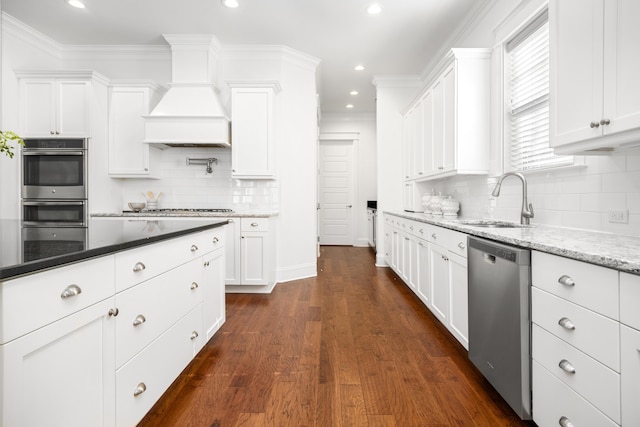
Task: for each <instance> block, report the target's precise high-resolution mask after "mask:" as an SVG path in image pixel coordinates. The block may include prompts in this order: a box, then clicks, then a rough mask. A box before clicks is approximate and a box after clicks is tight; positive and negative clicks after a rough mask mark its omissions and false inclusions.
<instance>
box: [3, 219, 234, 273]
mask: <svg viewBox="0 0 640 427" xmlns="http://www.w3.org/2000/svg"><path fill="white" fill-rule="evenodd" d="M227 223H228V221H227V220H225V219H222V218H209V219H205V218H201V219H200V220H194V219H190V220H180V219H179V218H173V219H164V220H162V221H153V220H144V219H132V218H120V219H119V220H115V218H114V220H111V221H104V220H100V219H96V220H93V219H91V220H90V221H89V225H88V227H87V228H86V234H85V236H86V238H85V239H84V245H83V246H84V249H82V250H77V249H72V248H71V246H73V245H70V249H69V251H65V250H64V249H62V250H60V249H59V248H58V249H57V250H56V253H55V254H47V253H46V250H45V251H43V253H41V254H38V255H36V256H33V255H32V254H30V255H29V256H26V252H27V249H26V248H27V245H26V244H25V241H24V238H23V229H22V225H21V222H20V220H0V280H2V281H4V280H9V279H12V278H14V277H18V276H22V275H26V274H31V273H35V272H38V271H41V270H45V269H49V268H55V267H59V266H62V265H66V264H70V263H74V262H78V261H82V260H86V259H89V258H93V257H97V256H102V255H108V254H111V253H115V252H119V251H123V250H126V249H131V248H135V247H139V246H144V245H148V244H151V243H155V242H160V241H162V240H167V239H172V238H175V237H179V236H183V235H186V234H190V233H196V232H199V231H204V230H208V229H211V228H215V227H220V226H223V225H225V224H227ZM47 230H48V231H49V232H50V233H55V232H56V230H57V229H55V228H47ZM25 259H28V260H26V261H25Z"/></svg>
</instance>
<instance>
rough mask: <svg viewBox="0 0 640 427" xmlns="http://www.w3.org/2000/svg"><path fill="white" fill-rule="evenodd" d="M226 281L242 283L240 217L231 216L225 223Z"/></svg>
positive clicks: (235, 283)
mask: <svg viewBox="0 0 640 427" xmlns="http://www.w3.org/2000/svg"><path fill="white" fill-rule="evenodd" d="M225 233H226V234H225V239H224V245H225V252H226V254H225V263H226V268H225V283H226V284H227V285H239V284H240V257H241V255H240V218H229V224H227V225H225Z"/></svg>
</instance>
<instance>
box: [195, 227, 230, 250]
mask: <svg viewBox="0 0 640 427" xmlns="http://www.w3.org/2000/svg"><path fill="white" fill-rule="evenodd" d="M225 233H226V231H225V228H223V227H217V228H213V229H211V230H205V231H201V232H200V233H198V234H195V235H194V236H193V237H194V244H195V245H196V246H197V247H198V252H197V253H198V254H200V255H204V254H206V253H209V252H211V251H215V250H216V249H218V248H221V247H223V246H224V236H225Z"/></svg>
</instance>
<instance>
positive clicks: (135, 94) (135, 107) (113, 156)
mask: <svg viewBox="0 0 640 427" xmlns="http://www.w3.org/2000/svg"><path fill="white" fill-rule="evenodd" d="M148 113H149V90H148V89H147V88H133V87H122V88H119V87H114V88H112V89H111V96H110V99H109V174H110V175H111V176H127V175H130V176H146V175H149V174H150V171H149V150H150V147H149V144H145V143H143V142H142V141H143V140H144V119H143V118H142V116H144V115H146V114H148Z"/></svg>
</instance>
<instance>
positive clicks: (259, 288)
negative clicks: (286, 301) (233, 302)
mask: <svg viewBox="0 0 640 427" xmlns="http://www.w3.org/2000/svg"><path fill="white" fill-rule="evenodd" d="M275 287H276V283H272V284H270V285H226V286H225V287H224V291H225V293H227V294H270V293H271V291H273V288H275Z"/></svg>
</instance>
